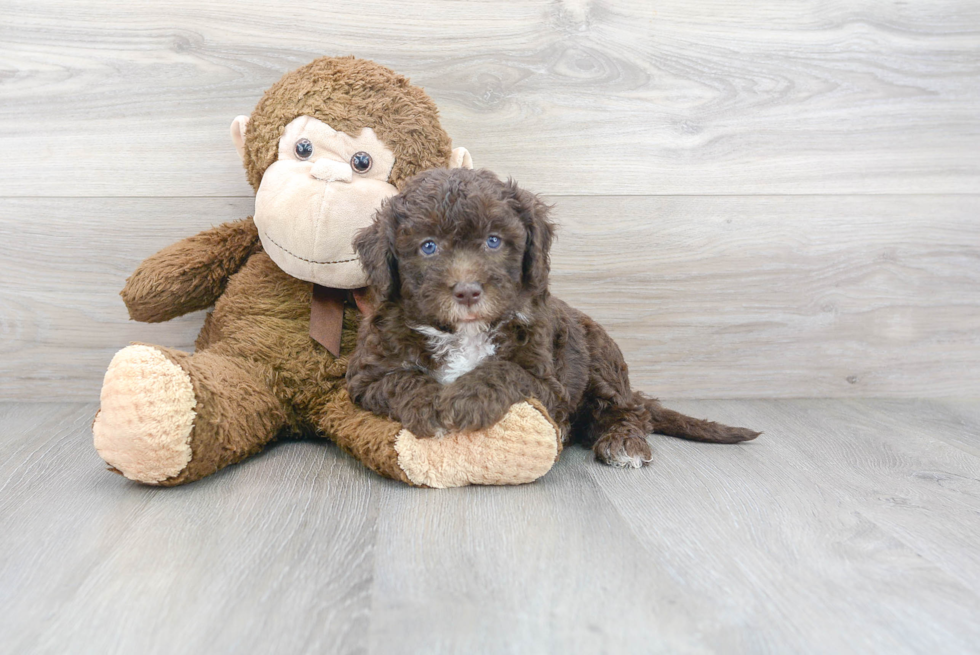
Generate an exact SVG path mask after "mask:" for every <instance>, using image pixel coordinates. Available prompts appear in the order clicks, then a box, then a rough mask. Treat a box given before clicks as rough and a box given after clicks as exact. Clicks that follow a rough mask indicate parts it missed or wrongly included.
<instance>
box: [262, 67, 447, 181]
mask: <svg viewBox="0 0 980 655" xmlns="http://www.w3.org/2000/svg"><path fill="white" fill-rule="evenodd" d="M299 116H312V117H314V118H317V119H319V120H321V121H323V122H324V123H326V124H327V125H329V126H330V127H332V128H333V129H335V130H338V131H341V132H345V133H347V134H349V135H351V136H357V135H358V134H359V133H360V132H361V130H362V129H363V128H365V127H370V128H372V129H373V130H374V131H375V133H376V134H377V135H378V138H379V139H381V140H382V141H383V142H384V143H385V145H386V146H388V148H390V149H391V151H392V152H393V153H395V166H394V168H393V169H392V171H391V176H390V177H389V180H388V181H389V182H391V184H393V185H394V186H395V187H398V188H401V186H402V184H403V183H404V182H405V180H407V179H408V178H410V177H412V176H413V175H415V174H416V173H418V172H420V171H424V170H426V169H429V168H440V167H445V166H446V165H447V164H448V163H449V157H450V155H451V154H452V141H451V140H450V138H449V135H448V134H446V131H445V130H443V129H442V127H441V126H440V124H439V118H438V116H439V110H438V109H437V108H436V105H435V103H434V102H432V100H431V99H430V98H429V96H427V95H426V94H425V92H424V91H423V90H422V89H420V88H419V87H416V86H412V84H410V83H409V81H408V78H406V77H404V76H402V75H399V74H397V73H395V72H394V71H392V70H391V69H389V68H386V67H384V66H382V65H381V64H377V63H375V62H373V61H368V60H365V59H355V58H354V57H321V58H319V59H315V60H313V61H312V62H310V63H309V64H307V65H305V66H303V67H301V68H298V69H297V70H295V71H292V72H291V73H287V74H286V75H284V76H283V77H282V79H280V80H279V81H278V82H276V83H275V84H273V85H272V86H271V87H270V88H269V90H268V91H266V92H265V95H263V96H262V99H261V100H259V103H258V104H257V105H256V107H255V111H253V112H252V116H251V118H250V120H249V123H248V128H247V129H246V131H245V170H246V172H247V173H248V181H249V183H250V184H251V185H252V188H253V189H255V190H256V191H257V190H258V188H259V183H260V182H261V181H262V175H263V173H265V169H267V168H268V167H269V166H270V165H271V164H272V163H273V162H274V161H276V157H277V154H278V144H279V138H280V137H281V136H282V133H283V128H284V127H285V126H286V125H288V124H289V123H290V122H291V121H292V120H293V119H294V118H297V117H299Z"/></svg>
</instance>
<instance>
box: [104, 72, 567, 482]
mask: <svg viewBox="0 0 980 655" xmlns="http://www.w3.org/2000/svg"><path fill="white" fill-rule="evenodd" d="M246 126H247V128H246ZM232 133H233V137H234V138H235V141H236V145H237V146H238V147H239V152H240V154H242V157H243V161H244V163H245V167H246V170H247V172H248V175H249V181H250V182H251V183H252V185H253V187H255V188H256V192H257V196H256V216H255V219H254V220H253V219H252V218H247V219H243V220H241V221H236V222H232V223H227V224H224V225H221V226H219V227H216V228H213V229H211V230H207V231H205V232H202V233H201V234H199V235H197V236H194V237H190V238H188V239H184V240H183V241H180V242H178V243H175V244H173V245H171V246H169V247H168V248H165V249H163V250H162V251H160V252H158V253H157V254H155V255H153V256H152V257H150V258H149V259H147V260H146V261H144V262H143V263H142V264H141V265H140V267H139V268H138V269H137V270H136V271H135V272H134V273H133V275H132V276H131V277H130V278H129V280H128V281H127V283H126V287H125V289H124V290H123V292H122V296H123V299H124V301H125V302H126V306H127V308H128V309H129V312H130V315H131V316H132V318H134V319H136V320H141V321H150V322H157V321H166V320H170V319H171V318H174V317H176V316H179V315H182V314H185V313H187V312H190V311H195V310H200V309H204V308H207V307H209V306H212V305H213V306H214V309H213V311H212V312H211V313H209V314H208V317H207V319H206V321H205V324H204V327H203V329H202V330H201V333H200V335H199V337H198V339H197V343H196V351H195V353H194V354H188V353H184V352H180V351H176V350H173V349H170V348H166V347H163V346H153V345H147V344H133V345H131V346H129V347H127V348H124V349H123V350H121V351H120V352H119V353H117V355H116V356H115V357H114V358H113V361H112V363H111V364H110V366H109V370H108V371H107V373H106V377H105V381H104V384H103V388H102V394H101V409H100V411H99V414H98V415H97V417H96V420H95V423H94V424H93V432H94V436H95V445H96V448H97V450H98V451H99V454H100V455H101V456H102V457H103V459H105V460H106V462H108V463H109V464H110V465H111V466H112V467H113V468H114V469H115V470H117V471H119V472H121V473H123V474H124V475H125V476H126V477H128V478H130V479H133V480H137V481H140V482H144V483H147V484H158V485H165V486H169V485H177V484H183V483H186V482H191V481H193V480H197V479H200V478H202V477H204V476H206V475H209V474H211V473H213V472H215V471H217V470H219V469H221V468H222V467H224V466H227V465H229V464H232V463H234V462H237V461H239V460H241V459H243V458H245V457H247V456H249V455H251V454H254V453H256V452H258V451H259V450H261V449H262V448H263V447H264V446H265V445H266V444H267V443H269V442H270V441H272V440H273V439H275V438H277V437H279V436H285V435H297V436H301V435H306V436H326V437H329V438H330V439H332V440H333V441H334V442H336V443H337V444H338V445H339V446H340V447H341V448H343V449H344V450H346V451H347V452H349V453H351V454H352V455H353V456H354V457H356V458H357V459H358V460H359V461H361V462H362V463H364V464H365V465H366V466H368V467H369V468H370V469H372V470H374V471H376V472H377V473H379V474H381V475H384V476H386V477H390V478H394V479H396V480H401V481H403V482H406V483H410V484H416V485H422V486H433V487H449V486H461V485H465V484H519V483H523V482H530V481H532V480H534V479H537V478H538V477H540V476H541V475H544V473H546V472H547V471H548V470H549V469H550V468H551V466H552V464H553V463H554V461H555V460H556V458H557V456H558V453H559V452H560V450H561V442H560V438H559V436H558V432H557V429H556V427H555V425H554V423H553V422H552V421H551V419H550V418H549V417H548V415H547V412H546V411H545V410H544V408H543V407H542V406H541V405H540V404H539V403H537V402H536V401H534V400H533V399H529V400H528V401H527V402H523V403H518V404H516V405H514V406H513V407H512V408H511V411H510V412H509V413H508V414H507V416H506V417H505V418H504V419H503V420H502V421H500V422H499V423H498V424H496V425H495V426H493V427H491V428H490V429H488V430H484V431H481V432H477V433H468V434H450V435H447V436H445V437H443V438H441V439H417V438H415V436H414V435H412V434H411V433H410V432H408V431H407V430H405V429H403V428H402V426H401V425H400V424H398V423H396V422H394V421H392V420H390V419H387V418H384V417H381V416H377V415H374V414H371V413H370V412H367V411H365V410H362V409H360V408H358V407H356V406H354V405H353V404H352V403H351V401H350V399H349V397H348V395H347V391H346V388H345V382H344V375H345V372H346V368H347V357H348V355H349V353H350V351H351V350H352V349H353V347H354V343H355V340H356V332H357V325H358V323H359V321H360V318H361V313H362V308H363V309H365V310H367V311H370V308H369V307H367V306H366V305H365V304H364V303H358V302H355V294H354V293H351V292H350V291H346V290H356V289H358V288H359V287H362V286H364V284H365V282H366V279H364V278H363V274H362V271H361V269H360V264H359V262H358V261H357V259H356V256H353V252H352V249H351V246H350V235H351V234H352V233H353V232H355V231H356V229H357V228H358V227H361V226H366V225H367V224H369V223H370V220H371V217H372V215H373V212H374V210H375V209H376V208H377V206H379V205H380V203H381V201H382V200H383V199H384V198H386V197H388V196H390V195H392V194H393V193H395V192H396V190H397V189H398V188H400V186H401V184H402V183H403V182H404V181H406V180H407V179H408V178H409V177H411V175H413V174H415V173H417V172H419V171H421V170H424V169H426V168H430V167H433V166H436V167H438V166H442V167H445V166H447V165H451V164H454V163H455V164H456V165H465V164H466V163H468V155H467V153H465V151H462V152H460V151H456V152H453V151H451V150H450V145H449V144H450V142H449V138H448V136H447V135H446V134H445V132H443V131H442V128H441V127H439V125H438V120H437V118H436V110H435V106H434V105H433V104H432V102H431V100H429V99H428V97H427V96H425V95H424V93H422V91H421V90H420V89H417V88H416V87H412V86H411V85H409V84H408V81H407V80H406V79H405V78H402V77H400V76H397V75H395V74H394V73H392V72H391V71H389V70H388V69H386V68H384V67H382V66H379V65H377V64H373V63H372V62H366V61H363V60H356V59H353V58H342V59H327V58H324V59H319V60H316V61H314V62H313V63H311V64H309V65H308V66H306V67H304V68H301V69H299V70H297V71H294V72H292V73H289V74H287V75H286V76H284V77H283V79H282V80H280V82H279V83H277V85H275V86H273V87H272V88H271V89H270V90H269V91H268V92H267V93H266V95H265V96H264V97H263V99H262V100H261V101H260V103H259V105H258V107H257V108H256V110H255V112H254V113H253V114H252V117H251V119H250V120H249V119H246V118H245V117H239V118H238V119H236V121H235V122H234V123H233V125H232ZM290 149H292V150H290ZM355 151H356V152H355ZM308 152H309V153H310V154H308ZM291 153H295V156H294V155H293V154H291ZM352 153H353V154H352ZM366 155H370V156H369V157H367V158H365V156H366ZM345 157H346V158H349V161H350V164H349V167H348V169H345V166H347V164H346V162H345V159H344V158H345ZM365 162H367V164H366V165H365ZM350 167H352V168H353V171H351V170H350V169H349V168H350ZM362 168H363V169H365V170H361V169H362ZM266 184H268V185H269V186H268V187H266V186H265V185H266ZM311 194H312V195H311ZM296 217H299V218H296ZM284 224H285V225H286V227H285V228H284V227H283V225H284ZM270 248H272V251H270V250H269V249H270ZM304 248H307V249H308V250H303V249H304ZM337 253H339V254H337ZM348 254H350V255H352V256H353V257H354V258H351V257H348V256H347V255H348ZM284 269H286V270H284ZM287 270H288V271H289V272H287ZM290 273H292V274H290ZM301 278H302V279H301ZM315 285H320V287H315ZM314 288H318V289H320V290H324V289H332V291H330V293H329V294H328V296H330V297H333V298H339V299H343V298H345V297H346V301H343V300H339V301H335V304H334V306H333V308H332V309H330V308H329V307H328V308H327V309H326V310H324V311H326V312H327V315H330V312H334V313H333V314H332V315H333V316H334V317H335V320H336V322H337V325H336V328H337V334H338V335H339V344H338V345H339V348H338V347H336V346H331V345H330V343H326V344H324V343H321V342H320V341H318V340H317V339H316V338H314V337H313V336H311V308H313V309H312V315H313V316H314V317H316V316H317V310H316V306H317V302H315V301H314V295H315V294H314ZM357 297H358V298H359V297H360V296H357ZM359 304H360V305H361V307H359V306H358V305H359ZM322 315H323V314H321V316H322ZM341 317H342V318H341ZM318 320H320V319H316V318H314V323H316V321H318ZM324 320H327V319H324ZM330 320H334V319H330ZM314 328H316V325H314ZM316 331H317V330H316V329H314V330H313V332H314V333H315V332H316ZM327 332H328V333H329V332H330V330H327ZM328 341H329V339H328ZM332 349H333V350H335V352H331V350H332Z"/></svg>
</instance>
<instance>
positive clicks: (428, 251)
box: [419, 239, 439, 255]
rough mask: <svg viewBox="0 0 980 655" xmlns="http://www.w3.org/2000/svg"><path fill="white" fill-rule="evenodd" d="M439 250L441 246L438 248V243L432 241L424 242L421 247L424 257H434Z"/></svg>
mask: <svg viewBox="0 0 980 655" xmlns="http://www.w3.org/2000/svg"><path fill="white" fill-rule="evenodd" d="M438 249H439V246H437V245H436V242H435V241H433V240H432V239H429V240H428V241H423V242H422V245H421V246H420V247H419V250H421V251H422V254H423V255H434V254H436V250H438Z"/></svg>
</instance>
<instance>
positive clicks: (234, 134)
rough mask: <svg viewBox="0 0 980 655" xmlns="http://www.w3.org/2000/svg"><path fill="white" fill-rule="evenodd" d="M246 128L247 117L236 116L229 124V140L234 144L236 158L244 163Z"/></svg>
mask: <svg viewBox="0 0 980 655" xmlns="http://www.w3.org/2000/svg"><path fill="white" fill-rule="evenodd" d="M247 127H248V116H236V117H235V120H233V121H232V122H231V140H232V142H233V143H234V144H235V150H237V151H238V156H239V157H241V158H242V161H243V162H244V161H245V128H247Z"/></svg>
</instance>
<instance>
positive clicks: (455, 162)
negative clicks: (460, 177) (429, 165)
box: [449, 148, 473, 168]
mask: <svg viewBox="0 0 980 655" xmlns="http://www.w3.org/2000/svg"><path fill="white" fill-rule="evenodd" d="M449 168H473V157H471V156H470V151H469V150H467V149H466V148H453V154H451V155H450V156H449Z"/></svg>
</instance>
